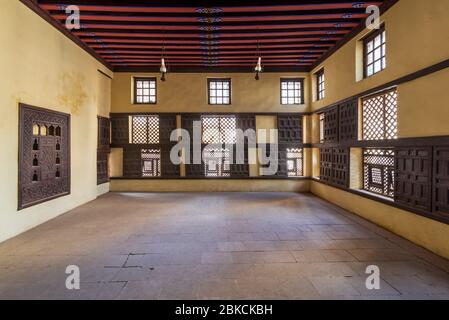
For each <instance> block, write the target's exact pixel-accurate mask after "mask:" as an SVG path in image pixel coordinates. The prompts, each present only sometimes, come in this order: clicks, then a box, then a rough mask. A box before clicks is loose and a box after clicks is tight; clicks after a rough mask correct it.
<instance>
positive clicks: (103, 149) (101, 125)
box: [97, 117, 111, 184]
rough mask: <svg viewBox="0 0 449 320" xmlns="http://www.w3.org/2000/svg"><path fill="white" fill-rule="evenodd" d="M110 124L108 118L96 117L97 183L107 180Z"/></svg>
mask: <svg viewBox="0 0 449 320" xmlns="http://www.w3.org/2000/svg"><path fill="white" fill-rule="evenodd" d="M110 140H111V125H110V121H109V119H108V118H104V117H98V146H97V184H102V183H106V182H108V181H109V161H108V158H109V153H110Z"/></svg>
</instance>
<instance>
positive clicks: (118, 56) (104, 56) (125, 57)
mask: <svg viewBox="0 0 449 320" xmlns="http://www.w3.org/2000/svg"><path fill="white" fill-rule="evenodd" d="M102 57H103V58H104V59H127V58H131V59H133V58H141V59H157V60H158V61H160V60H161V55H160V54H159V55H157V54H153V55H151V54H150V55H137V56H130V55H108V54H106V55H102ZM262 58H263V59H264V60H277V59H295V60H310V61H315V60H316V58H313V57H312V58H310V57H309V56H304V55H279V56H270V55H268V56H264V55H262ZM166 59H167V61H174V60H183V59H190V60H201V61H202V60H207V57H204V56H201V55H196V56H195V55H193V56H169V57H166ZM221 59H226V60H238V59H256V56H255V55H243V56H221V57H219V58H218V60H221ZM212 60H213V59H212Z"/></svg>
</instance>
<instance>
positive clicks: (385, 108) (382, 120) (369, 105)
mask: <svg viewBox="0 0 449 320" xmlns="http://www.w3.org/2000/svg"><path fill="white" fill-rule="evenodd" d="M397 97H398V95H397V90H396V89H394V90H390V91H388V92H385V93H382V94H379V95H376V96H373V97H368V98H365V99H363V101H362V106H363V139H364V140H386V139H397V137H398V104H397Z"/></svg>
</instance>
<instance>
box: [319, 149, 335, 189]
mask: <svg viewBox="0 0 449 320" xmlns="http://www.w3.org/2000/svg"><path fill="white" fill-rule="evenodd" d="M332 154H333V149H332V148H321V149H320V180H322V181H325V182H328V183H331V182H332V161H333V157H332Z"/></svg>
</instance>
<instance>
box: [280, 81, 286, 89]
mask: <svg viewBox="0 0 449 320" xmlns="http://www.w3.org/2000/svg"><path fill="white" fill-rule="evenodd" d="M281 88H282V89H283V90H285V89H287V83H286V82H282V84H281Z"/></svg>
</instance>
